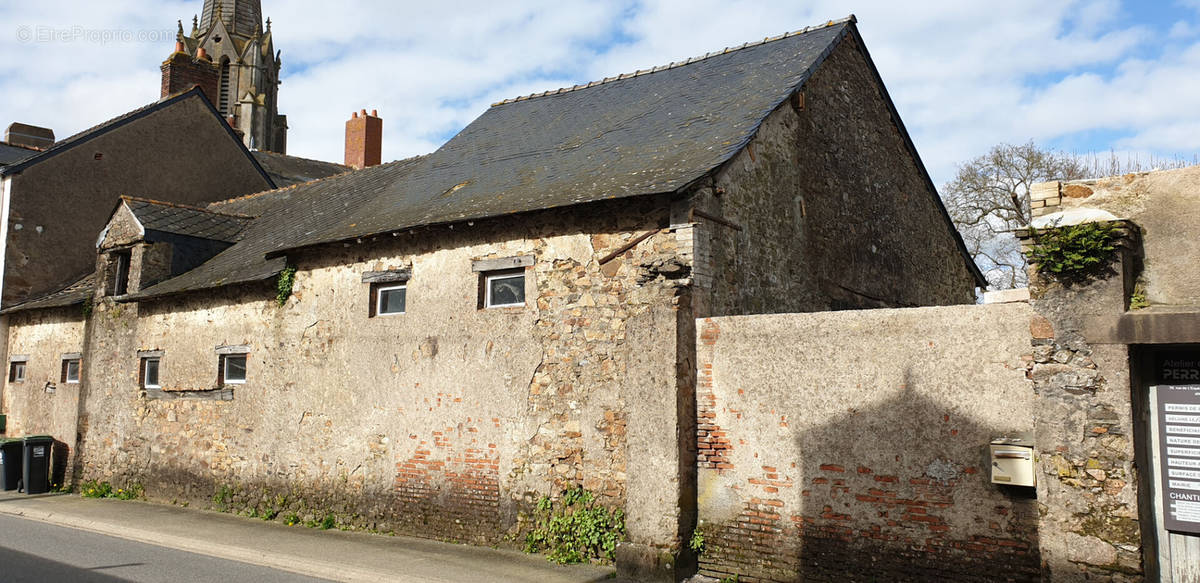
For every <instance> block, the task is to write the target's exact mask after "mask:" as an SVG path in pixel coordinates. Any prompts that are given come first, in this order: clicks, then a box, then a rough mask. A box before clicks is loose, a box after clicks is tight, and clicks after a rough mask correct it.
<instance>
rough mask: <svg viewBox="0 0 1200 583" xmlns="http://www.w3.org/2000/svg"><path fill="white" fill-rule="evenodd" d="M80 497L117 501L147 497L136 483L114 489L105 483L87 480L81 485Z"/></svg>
mask: <svg viewBox="0 0 1200 583" xmlns="http://www.w3.org/2000/svg"><path fill="white" fill-rule="evenodd" d="M79 495H80V496H82V497H84V498H116V499H117V500H139V499H142V498H145V497H146V492H145V489H144V488H143V487H142V485H141V484H138V483H136V482H134V483H131V484H126V485H125V486H124V487H117V488H114V487H113V485H112V484H110V483H109V482H105V481H96V480H85V481H84V482H82V483H80V484H79Z"/></svg>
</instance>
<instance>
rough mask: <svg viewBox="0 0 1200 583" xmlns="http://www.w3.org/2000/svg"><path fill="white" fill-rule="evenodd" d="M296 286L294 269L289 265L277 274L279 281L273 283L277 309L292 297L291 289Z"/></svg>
mask: <svg viewBox="0 0 1200 583" xmlns="http://www.w3.org/2000/svg"><path fill="white" fill-rule="evenodd" d="M294 285H296V267H295V266H293V265H289V266H287V267H284V268H283V271H280V272H279V280H278V281H277V282H276V283H275V290H276V291H275V303H276V304H278V305H279V307H281V308H282V307H283V306H284V305H285V304H287V301H288V298H290V297H292V287H293V286H294Z"/></svg>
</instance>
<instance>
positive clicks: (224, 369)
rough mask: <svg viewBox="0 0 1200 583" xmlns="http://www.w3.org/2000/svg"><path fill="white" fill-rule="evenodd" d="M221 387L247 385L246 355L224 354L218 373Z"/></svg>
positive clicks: (218, 382)
mask: <svg viewBox="0 0 1200 583" xmlns="http://www.w3.org/2000/svg"><path fill="white" fill-rule="evenodd" d="M217 375H218V377H219V378H218V379H217V384H219V385H242V384H245V383H246V353H244V352H241V353H227V354H222V355H221V358H220V366H219V367H218V371H217Z"/></svg>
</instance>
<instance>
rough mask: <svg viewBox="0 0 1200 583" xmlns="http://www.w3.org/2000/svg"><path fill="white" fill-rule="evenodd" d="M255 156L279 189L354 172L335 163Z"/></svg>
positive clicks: (256, 154)
mask: <svg viewBox="0 0 1200 583" xmlns="http://www.w3.org/2000/svg"><path fill="white" fill-rule="evenodd" d="M253 154H254V158H255V159H256V160H258V163H259V165H261V166H262V167H263V170H266V171H267V175H268V176H270V177H271V180H272V181H273V182H274V183H275V186H278V187H279V188H283V187H285V186H292V185H295V184H302V183H305V182H312V181H313V180H316V179H318V178H327V177H329V176H333V175H335V174H342V173H344V172H349V171H351V170H353V168H351V167H349V166H345V165H342V164H336V163H334V162H324V161H321V160H310V159H308V158H300V157H297V156H288V155H286V154H276V153H275V152H263V151H255V152H253Z"/></svg>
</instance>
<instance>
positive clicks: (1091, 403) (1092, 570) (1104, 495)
mask: <svg viewBox="0 0 1200 583" xmlns="http://www.w3.org/2000/svg"><path fill="white" fill-rule="evenodd" d="M1034 194H1035V195H1036V194H1037V193H1036V192H1035V193H1034ZM1035 210H1036V209H1035ZM1117 226H1118V227H1119V231H1118V232H1119V233H1120V235H1121V239H1120V243H1119V245H1118V248H1117V250H1116V251H1115V253H1114V258H1113V260H1112V263H1111V264H1110V265H1109V266H1108V267H1107V269H1103V270H1101V271H1100V272H1099V273H1097V274H1096V275H1095V276H1093V277H1090V278H1086V279H1077V280H1075V281H1070V282H1064V281H1061V280H1060V279H1057V278H1056V277H1054V276H1053V274H1050V273H1048V272H1044V273H1043V272H1039V271H1038V269H1037V266H1036V265H1035V266H1032V267H1031V268H1030V291H1031V295H1032V298H1033V299H1032V302H1031V303H1032V305H1033V308H1034V310H1035V311H1036V312H1037V315H1035V316H1033V318H1032V320H1031V322H1030V332H1031V335H1032V337H1033V347H1032V362H1030V363H1029V372H1028V374H1029V377H1030V379H1031V380H1032V381H1033V390H1034V392H1035V399H1036V401H1035V402H1036V403H1037V406H1035V407H1034V411H1036V414H1035V418H1034V426H1035V439H1036V444H1037V450H1038V451H1037V457H1038V463H1039V475H1038V487H1037V501H1038V507H1039V511H1040V512H1039V513H1040V516H1041V518H1040V520H1039V525H1038V531H1039V539H1040V548H1041V557H1042V570H1043V576H1044V578H1045V579H1046V580H1053V581H1077V580H1078V581H1083V580H1105V581H1140V580H1141V578H1142V576H1143V571H1142V553H1141V551H1142V549H1141V529H1140V528H1139V523H1138V520H1139V509H1138V482H1137V475H1136V469H1135V464H1134V457H1135V447H1136V444H1135V443H1134V414H1133V409H1134V407H1133V402H1132V399H1131V388H1130V374H1129V350H1128V347H1127V346H1125V345H1123V344H1112V343H1102V342H1097V341H1096V339H1094V338H1089V334H1088V333H1087V330H1088V326H1089V324H1088V323H1089V322H1091V321H1094V320H1095V319H1096V318H1117V317H1119V316H1120V315H1121V314H1122V313H1123V312H1124V311H1125V309H1126V307H1127V306H1128V297H1129V294H1130V292H1131V291H1132V282H1133V280H1134V277H1135V275H1136V273H1135V272H1136V270H1137V269H1138V265H1139V260H1138V256H1139V245H1138V236H1137V233H1138V231H1137V227H1136V226H1133V225H1131V224H1128V223H1118V224H1117ZM1021 235H1023V238H1022V244H1023V247H1024V248H1025V249H1027V250H1028V249H1029V248H1031V247H1032V245H1033V242H1032V241H1031V240H1030V237H1029V235H1030V234H1029V233H1028V232H1025V233H1021Z"/></svg>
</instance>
